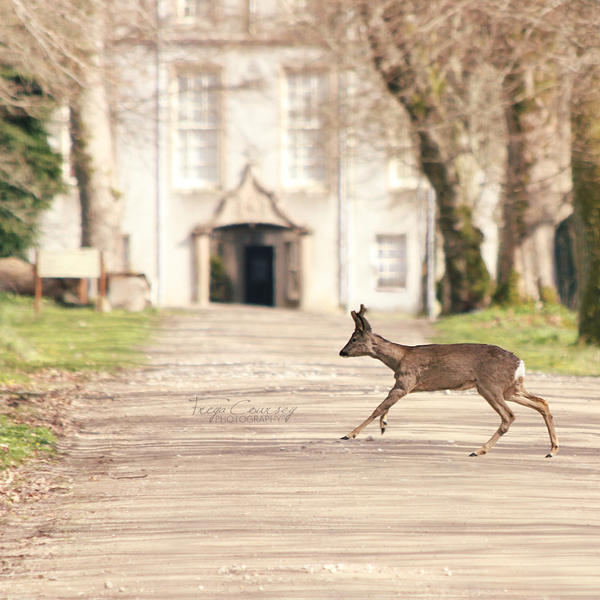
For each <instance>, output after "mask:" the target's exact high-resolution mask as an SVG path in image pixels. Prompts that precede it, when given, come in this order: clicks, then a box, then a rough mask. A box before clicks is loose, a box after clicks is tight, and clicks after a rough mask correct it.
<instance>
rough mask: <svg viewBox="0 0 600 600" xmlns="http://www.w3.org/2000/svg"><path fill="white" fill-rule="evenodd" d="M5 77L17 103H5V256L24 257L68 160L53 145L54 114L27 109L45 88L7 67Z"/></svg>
mask: <svg viewBox="0 0 600 600" xmlns="http://www.w3.org/2000/svg"><path fill="white" fill-rule="evenodd" d="M0 77H2V78H3V79H4V80H5V81H6V82H8V83H9V84H10V87H11V89H12V91H13V100H14V102H12V103H11V105H10V106H9V105H6V104H0V257H3V256H23V254H24V253H25V251H26V250H27V248H29V247H31V246H32V245H33V244H34V243H35V237H36V226H37V220H38V216H39V214H40V212H41V211H43V210H44V209H46V208H48V206H49V205H50V202H51V200H52V198H53V197H54V195H55V194H57V193H59V192H60V191H61V190H62V177H61V176H62V170H61V164H62V157H61V156H60V154H58V153H56V152H54V151H53V150H52V149H51V147H50V144H49V143H48V133H47V132H46V129H45V124H44V120H45V117H46V118H47V114H48V111H45V112H46V114H45V115H44V114H36V116H33V115H31V114H29V113H28V112H27V111H26V107H27V106H29V105H30V104H32V103H31V102H28V99H29V98H31V99H35V100H37V101H39V100H40V98H41V97H42V96H43V94H42V91H41V89H40V88H39V86H37V85H36V84H35V82H33V81H31V80H28V79H27V78H26V77H23V76H21V75H19V74H18V73H16V72H15V71H14V70H13V69H11V68H9V67H6V66H4V67H0ZM35 104H36V105H37V102H36V103H35ZM48 105H50V101H49V102H48ZM42 112H43V111H42Z"/></svg>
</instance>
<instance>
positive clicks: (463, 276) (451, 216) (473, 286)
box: [406, 107, 490, 314]
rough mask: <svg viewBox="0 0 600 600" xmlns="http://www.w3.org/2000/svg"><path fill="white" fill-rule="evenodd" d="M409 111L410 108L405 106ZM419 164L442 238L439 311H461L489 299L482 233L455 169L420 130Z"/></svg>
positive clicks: (480, 304)
mask: <svg viewBox="0 0 600 600" xmlns="http://www.w3.org/2000/svg"><path fill="white" fill-rule="evenodd" d="M406 108H407V110H409V114H410V115H411V118H412V117H415V115H414V114H411V112H410V107H406ZM419 149H420V158H421V166H422V169H423V172H424V173H425V175H426V176H427V179H428V180H429V182H430V183H431V185H432V187H433V188H434V190H435V193H436V198H437V205H438V226H439V228H440V231H441V233H442V237H443V240H444V242H443V247H444V261H445V274H444V279H443V281H442V290H443V293H442V298H441V300H442V312H443V313H444V314H450V313H462V312H467V311H470V310H473V309H476V308H482V307H483V306H485V305H486V304H487V303H488V302H489V297H488V290H489V285H490V277H489V273H488V271H487V269H486V266H485V263H484V261H483V257H482V255H481V242H482V241H483V234H482V233H481V231H480V230H479V229H478V228H477V227H475V225H474V224H473V219H472V214H471V209H470V208H469V207H468V206H467V205H465V204H462V203H461V202H460V195H459V186H460V178H459V176H458V171H457V169H456V167H455V165H454V164H453V162H452V161H451V159H449V158H446V159H445V160H444V158H443V157H442V151H441V149H440V145H439V144H438V143H436V142H435V140H434V139H433V137H432V136H431V135H430V134H429V133H428V132H427V131H426V130H423V129H422V130H420V131H419Z"/></svg>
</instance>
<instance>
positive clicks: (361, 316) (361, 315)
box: [356, 304, 371, 331]
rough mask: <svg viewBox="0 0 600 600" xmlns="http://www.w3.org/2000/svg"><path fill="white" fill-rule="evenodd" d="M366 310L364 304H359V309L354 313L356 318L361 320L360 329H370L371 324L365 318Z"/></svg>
mask: <svg viewBox="0 0 600 600" xmlns="http://www.w3.org/2000/svg"><path fill="white" fill-rule="evenodd" d="M366 312H367V309H366V308H365V305H364V304H361V305H360V310H359V311H358V314H356V318H357V319H358V320H359V321H360V322H361V327H360V329H361V330H362V331H371V325H370V324H369V321H367V319H366V317H365V313H366Z"/></svg>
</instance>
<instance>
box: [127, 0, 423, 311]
mask: <svg viewBox="0 0 600 600" xmlns="http://www.w3.org/2000/svg"><path fill="white" fill-rule="evenodd" d="M283 10H285V7H284V6H283V4H282V2H281V1H280V0H268V1H267V0H262V1H261V0H255V1H250V2H242V1H241V0H220V1H219V0H216V1H213V2H211V1H206V0H205V1H203V0H160V1H159V3H158V16H159V23H160V27H159V28H158V39H157V42H156V44H154V45H149V44H135V43H132V44H131V45H128V46H125V45H124V46H123V47H122V52H123V59H122V60H121V63H122V64H123V69H124V71H125V70H126V69H127V68H128V67H127V65H131V64H132V63H135V76H133V75H132V76H131V78H130V79H129V80H128V81H127V88H128V90H127V97H128V103H129V106H130V107H132V108H130V109H129V110H121V111H120V113H119V122H118V127H117V130H116V140H117V145H116V154H117V158H118V168H119V181H120V190H119V192H120V193H121V194H122V195H123V199H124V205H125V210H124V217H123V225H122V229H123V233H124V236H125V240H126V244H125V248H126V265H127V268H128V269H129V270H130V271H133V272H138V273H144V274H146V276H147V278H148V280H149V281H150V282H151V285H152V290H153V300H154V302H155V303H156V304H158V305H162V306H187V305H190V304H200V305H203V304H206V303H207V302H209V299H210V296H211V275H210V273H211V264H212V268H213V276H214V274H215V272H214V269H215V268H216V266H215V263H218V265H217V266H220V268H221V271H222V272H223V271H224V272H225V273H226V279H228V280H229V286H228V288H227V291H226V299H228V300H230V301H233V302H247V303H254V304H265V305H273V306H287V307H300V308H305V309H309V310H319V311H322V310H335V309H337V308H338V307H340V306H341V307H347V306H351V307H356V306H358V305H359V304H360V303H361V302H362V303H364V304H365V305H367V306H368V307H369V308H371V309H379V310H395V311H399V312H404V313H410V314H414V313H417V312H419V311H421V310H422V309H423V302H424V273H425V265H426V248H427V244H426V237H427V231H426V223H427V218H426V217H427V214H426V213H427V204H428V203H427V197H428V191H427V189H426V187H425V184H424V182H423V180H422V179H421V178H420V177H419V176H417V175H416V169H415V168H414V164H415V163H414V158H413V157H409V158H408V159H407V158H406V156H404V157H394V158H393V159H391V158H390V155H389V153H388V152H387V151H386V150H385V149H383V148H377V144H370V143H368V141H366V140H364V139H362V137H361V136H354V135H353V133H352V130H351V128H350V127H349V126H347V125H342V121H343V119H342V118H341V116H340V115H341V113H342V110H343V111H348V107H347V106H345V107H344V108H343V109H342V106H341V103H340V98H341V97H342V96H344V94H345V91H346V85H347V81H348V79H349V76H348V74H347V73H340V72H339V71H338V70H337V68H336V67H335V63H333V62H332V61H331V59H329V58H328V57H327V55H326V53H325V51H324V50H322V49H321V48H319V47H318V46H307V45H304V44H301V43H299V42H298V40H297V39H295V37H294V32H293V28H292V29H289V28H288V29H287V30H286V31H285V33H282V29H281V27H280V26H279V25H277V24H278V23H281V19H280V18H279V17H280V16H281V15H280V14H279V11H283ZM122 79H123V77H122ZM124 79H125V80H127V77H126V76H125V78H124ZM430 205H431V203H430ZM214 283H215V282H214V281H213V284H214ZM213 287H214V285H213ZM216 293H217V292H216V291H215V290H214V289H213V290H212V294H213V297H214V296H215V294H216Z"/></svg>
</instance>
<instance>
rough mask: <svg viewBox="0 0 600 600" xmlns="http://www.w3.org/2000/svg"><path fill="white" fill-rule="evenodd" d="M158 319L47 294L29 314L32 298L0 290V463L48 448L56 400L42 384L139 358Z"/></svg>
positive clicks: (58, 404)
mask: <svg viewBox="0 0 600 600" xmlns="http://www.w3.org/2000/svg"><path fill="white" fill-rule="evenodd" d="M157 319H158V317H157V314H156V313H154V312H152V311H147V312H142V313H127V312H123V311H114V312H111V313H107V314H101V313H98V312H96V311H94V310H93V309H92V308H89V307H77V308H66V307H63V306H59V305H57V304H56V303H54V302H52V301H49V300H44V302H43V307H42V311H41V314H39V315H36V314H35V313H34V311H33V303H32V299H31V298H28V297H19V296H15V295H12V294H0V471H2V470H3V469H6V468H7V467H12V466H16V465H17V464H19V463H20V462H22V461H23V460H25V459H27V458H30V457H32V456H34V455H36V456H40V455H45V456H48V455H50V454H52V452H53V448H54V443H55V441H56V440H55V433H56V431H57V430H60V416H59V414H60V412H61V408H60V407H61V401H62V400H61V398H60V394H58V396H59V397H58V398H56V397H55V396H56V391H47V390H46V389H45V388H46V387H47V385H48V383H47V380H48V379H50V380H51V385H52V386H54V387H56V385H57V384H58V385H61V383H62V384H63V385H64V383H65V382H69V381H70V382H71V383H72V382H73V381H74V378H77V377H80V376H81V374H82V373H83V374H85V373H90V374H91V373H92V372H98V371H109V372H110V371H115V370H118V369H120V368H123V367H132V366H135V365H139V364H141V363H142V362H143V360H144V355H143V354H142V351H141V348H142V346H143V344H144V343H145V342H147V340H148V339H149V336H150V333H151V332H152V329H153V327H154V325H155V324H156V321H157ZM44 375H45V376H46V380H44ZM49 375H51V377H49ZM40 388H42V389H41V391H40ZM32 390H35V391H33V392H32ZM33 397H36V398H38V400H37V402H34V401H33V400H32V398H33ZM57 424H58V425H57Z"/></svg>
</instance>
